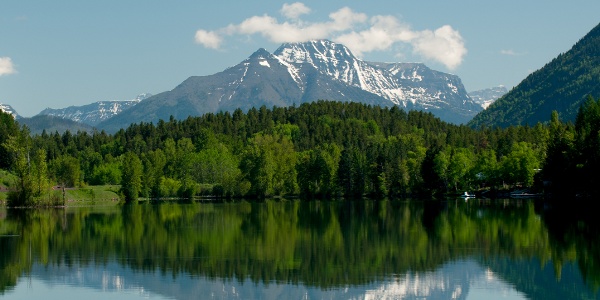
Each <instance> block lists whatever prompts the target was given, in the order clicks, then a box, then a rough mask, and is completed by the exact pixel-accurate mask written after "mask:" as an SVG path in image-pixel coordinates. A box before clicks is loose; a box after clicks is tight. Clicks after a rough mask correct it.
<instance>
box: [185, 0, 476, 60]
mask: <svg viewBox="0 0 600 300" xmlns="http://www.w3.org/2000/svg"><path fill="white" fill-rule="evenodd" d="M279 12H280V13H281V15H282V16H283V17H284V18H285V19H284V20H283V21H279V20H278V19H276V18H275V17H272V16H269V15H267V14H265V15H262V16H252V17H250V18H247V19H245V20H243V21H242V22H241V23H239V24H230V25H228V26H226V27H223V28H220V29H217V30H212V31H209V30H205V29H199V30H198V31H196V36H195V41H196V43H198V44H200V45H203V46H204V47H206V48H210V49H220V48H221V47H222V44H223V41H224V39H225V38H226V37H228V36H234V35H260V36H262V37H264V38H266V39H267V40H269V41H271V42H274V43H285V42H305V41H309V40H314V39H330V40H332V41H335V42H339V43H342V44H344V45H346V46H347V47H348V48H350V49H351V50H352V52H353V53H354V54H356V55H358V56H362V55H363V54H364V53H368V52H372V51H391V50H392V49H393V47H394V46H395V45H402V46H404V45H408V46H409V47H410V48H412V52H413V53H414V54H415V55H418V56H421V57H422V58H424V59H427V60H433V61H436V62H438V63H441V64H443V65H445V66H446V67H447V68H448V69H451V70H452V69H455V68H457V67H458V66H459V65H460V64H461V63H462V61H463V58H464V56H465V55H466V54H467V49H466V47H465V43H464V40H463V38H462V36H461V35H460V33H459V32H458V31H457V30H455V29H454V28H452V27H451V26H450V25H444V26H442V27H440V28H437V29H433V30H429V29H428V30H420V31H419V30H413V29H411V27H410V26H409V25H408V24H405V23H402V22H401V21H400V20H398V19H397V18H395V17H393V16H385V15H376V16H371V17H369V16H367V15H366V14H364V13H360V12H355V11H353V10H352V9H350V8H348V7H343V8H341V9H339V10H337V11H334V12H332V13H330V14H329V20H327V21H323V22H305V21H303V20H302V19H300V17H301V16H303V15H306V14H309V13H310V12H311V9H310V8H309V7H307V6H306V5H304V4H303V3H301V2H295V3H292V4H287V3H286V4H284V5H283V7H282V8H281V10H280V11H279Z"/></svg>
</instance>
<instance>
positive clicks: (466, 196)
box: [460, 192, 475, 200]
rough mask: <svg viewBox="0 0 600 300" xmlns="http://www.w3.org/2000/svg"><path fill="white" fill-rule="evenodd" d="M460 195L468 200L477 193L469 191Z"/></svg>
mask: <svg viewBox="0 0 600 300" xmlns="http://www.w3.org/2000/svg"><path fill="white" fill-rule="evenodd" d="M460 197H462V198H465V200H467V199H469V198H475V194H469V193H468V192H465V193H464V194H462V195H460Z"/></svg>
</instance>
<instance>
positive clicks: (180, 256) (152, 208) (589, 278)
mask: <svg viewBox="0 0 600 300" xmlns="http://www.w3.org/2000/svg"><path fill="white" fill-rule="evenodd" d="M555 211H556V210H549V209H547V208H546V207H544V206H540V205H537V206H536V205H535V204H534V203H533V202H529V201H519V202H512V201H510V202H509V201H471V200H470V201H469V202H465V201H463V200H457V201H444V202H429V201H428V202H406V201H349V202H336V201H312V202H301V201H265V202H259V203H254V202H244V201H242V202H235V203H214V204H212V203H192V204H177V203H144V204H139V205H131V206H122V207H121V206H118V207H83V208H66V209H49V210H12V209H9V210H5V211H2V212H1V213H0V251H1V252H0V268H1V269H0V298H6V299H35V298H40V297H42V298H44V299H70V298H71V297H85V299H106V298H108V297H110V298H111V299H140V298H143V299H147V298H150V299H194V298H196V299H197V298H202V299H211V298H212V299H539V298H546V299H597V298H598V297H599V296H598V287H599V286H600V285H599V283H600V280H599V279H600V276H599V274H600V272H599V271H598V266H597V264H598V261H600V260H598V259H597V257H598V256H599V254H598V251H597V249H598V247H597V246H598V242H592V241H593V240H594V239H591V238H590V237H593V236H594V235H595V234H596V233H595V230H594V227H593V224H591V225H590V224H588V222H587V221H585V220H583V221H582V220H577V219H569V218H558V217H557V213H556V212H555ZM595 240H598V239H595Z"/></svg>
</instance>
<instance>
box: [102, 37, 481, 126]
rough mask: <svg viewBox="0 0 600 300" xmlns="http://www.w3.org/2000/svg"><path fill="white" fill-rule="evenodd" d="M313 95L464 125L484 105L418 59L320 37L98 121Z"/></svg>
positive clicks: (120, 122) (113, 122)
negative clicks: (365, 55) (395, 58)
mask: <svg viewBox="0 0 600 300" xmlns="http://www.w3.org/2000/svg"><path fill="white" fill-rule="evenodd" d="M316 100H335V101H353V102H363V103H368V104H372V105H381V106H392V105H399V106H401V107H403V108H406V109H419V110H426V111H430V112H432V113H433V114H434V115H436V116H438V117H440V118H441V119H442V120H445V121H448V122H452V123H466V122H467V121H469V120H470V119H471V118H472V117H473V116H474V115H475V114H476V113H477V112H479V111H481V110H482V107H481V105H479V104H477V103H475V102H474V101H472V100H471V98H469V96H468V95H467V92H466V90H465V88H464V86H463V84H462V82H461V80H460V78H459V77H458V76H456V75H451V74H447V73H442V72H438V71H434V70H431V69H429V68H428V67H426V66H425V65H423V64H418V63H376V62H366V61H363V60H360V59H358V58H357V57H355V56H354V55H353V54H352V53H351V51H350V50H349V49H348V48H346V47H345V46H343V45H341V44H336V43H333V42H331V41H328V40H316V41H310V42H305V43H286V44H283V45H282V46H281V47H279V48H278V49H277V50H276V51H275V52H274V53H273V54H271V53H269V52H268V51H266V50H265V49H259V50H258V51H256V52H255V53H254V54H252V55H251V56H250V57H249V58H248V59H246V60H244V61H242V62H241V63H239V64H238V65H236V66H233V67H231V68H228V69H226V70H224V71H222V72H219V73H216V74H214V75H209V76H192V77H190V78H188V79H187V80H185V81H184V82H182V83H181V84H180V85H178V86H177V87H175V88H174V89H173V90H171V91H167V92H163V93H160V94H158V95H155V96H152V97H150V98H148V99H146V100H144V101H142V102H140V103H139V104H137V105H135V106H133V107H132V108H130V109H128V110H126V111H124V112H122V113H120V114H118V115H116V116H114V117H112V118H110V119H107V120H105V121H103V122H101V123H99V124H98V125H97V126H98V128H101V129H106V130H107V131H109V132H114V131H116V130H118V129H120V128H125V127H127V126H129V124H131V123H138V122H156V121H158V120H159V119H169V117H170V116H173V117H175V118H176V119H184V118H187V117H188V116H195V115H202V114H205V113H215V112H219V111H233V110H235V109H238V108H239V109H242V110H244V111H246V110H248V109H250V108H251V107H260V106H262V105H265V106H267V107H272V106H291V105H294V104H297V105H299V104H302V103H305V102H311V101H316Z"/></svg>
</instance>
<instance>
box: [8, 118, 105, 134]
mask: <svg viewBox="0 0 600 300" xmlns="http://www.w3.org/2000/svg"><path fill="white" fill-rule="evenodd" d="M18 122H19V124H21V125H27V128H29V132H31V133H32V134H42V132H44V131H46V133H48V134H51V133H55V132H58V133H60V134H62V133H64V132H65V131H67V130H68V131H70V132H72V133H75V132H77V131H87V132H91V131H93V130H94V127H92V126H90V125H87V124H84V123H81V122H77V121H73V120H70V119H63V118H61V117H57V116H48V115H37V116H33V117H31V118H19V119H18Z"/></svg>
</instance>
